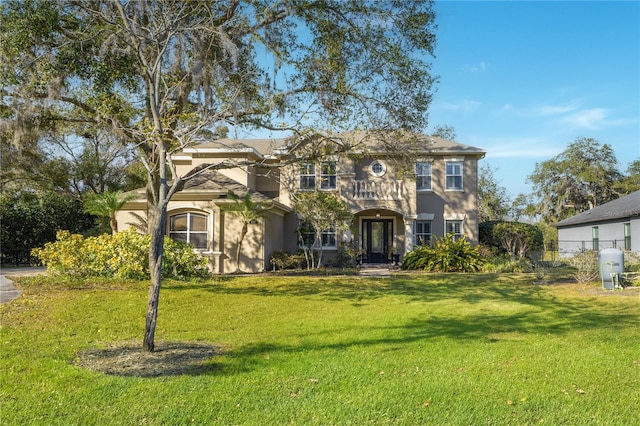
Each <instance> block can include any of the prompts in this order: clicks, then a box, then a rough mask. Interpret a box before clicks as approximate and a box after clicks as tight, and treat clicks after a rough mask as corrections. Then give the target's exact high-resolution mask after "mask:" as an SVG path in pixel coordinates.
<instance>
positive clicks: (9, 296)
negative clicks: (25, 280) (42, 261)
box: [0, 266, 47, 303]
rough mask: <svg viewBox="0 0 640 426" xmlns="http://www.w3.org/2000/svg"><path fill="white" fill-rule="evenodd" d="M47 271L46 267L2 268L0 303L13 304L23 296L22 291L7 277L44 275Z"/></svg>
mask: <svg viewBox="0 0 640 426" xmlns="http://www.w3.org/2000/svg"><path fill="white" fill-rule="evenodd" d="M46 272H47V269H46V268H45V267H44V266H39V267H23V268H1V269H0V303H7V302H11V301H12V300H13V299H15V298H17V297H18V296H20V295H21V294H22V291H20V290H18V289H17V288H15V286H14V285H13V281H11V280H10V279H9V278H7V277H18V276H24V275H37V274H44V273H46Z"/></svg>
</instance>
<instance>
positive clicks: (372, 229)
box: [352, 209, 413, 266]
mask: <svg viewBox="0 0 640 426" xmlns="http://www.w3.org/2000/svg"><path fill="white" fill-rule="evenodd" d="M353 231H355V232H354V235H353V236H352V241H353V243H354V245H355V246H356V247H357V248H358V250H359V251H360V253H361V254H360V256H359V259H358V263H359V264H361V265H368V266H374V265H387V266H398V265H399V263H400V260H401V259H402V256H404V255H405V254H406V253H407V252H409V251H410V250H411V249H412V248H413V220H411V219H409V218H406V217H404V216H403V215H402V214H400V213H398V212H394V211H391V210H385V209H375V210H374V209H369V210H364V211H361V212H359V213H357V214H356V215H355V216H354V227H353Z"/></svg>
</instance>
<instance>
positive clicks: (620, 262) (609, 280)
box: [598, 248, 624, 290]
mask: <svg viewBox="0 0 640 426" xmlns="http://www.w3.org/2000/svg"><path fill="white" fill-rule="evenodd" d="M598 268H599V271H600V279H601V280H602V288H603V289H605V290H614V289H615V288H616V286H617V285H618V282H619V280H618V278H619V274H622V273H623V272H624V253H623V252H622V250H619V249H617V248H608V249H604V250H600V253H598Z"/></svg>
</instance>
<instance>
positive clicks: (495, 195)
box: [478, 164, 509, 222]
mask: <svg viewBox="0 0 640 426" xmlns="http://www.w3.org/2000/svg"><path fill="white" fill-rule="evenodd" d="M494 172H495V169H494V168H493V167H491V166H490V165H488V164H487V165H484V166H482V167H480V170H479V173H478V219H479V221H480V222H485V221H487V220H504V219H505V218H506V216H507V215H508V214H509V195H508V194H507V189H506V188H504V187H503V186H500V184H499V183H498V182H497V181H496V177H495V174H494Z"/></svg>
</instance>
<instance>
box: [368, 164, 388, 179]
mask: <svg viewBox="0 0 640 426" xmlns="http://www.w3.org/2000/svg"><path fill="white" fill-rule="evenodd" d="M369 170H370V171H371V174H372V175H374V176H377V177H380V176H383V175H384V174H385V173H386V172H387V166H386V165H385V164H384V163H383V162H382V161H380V160H373V161H372V162H371V164H370V165H369Z"/></svg>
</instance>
